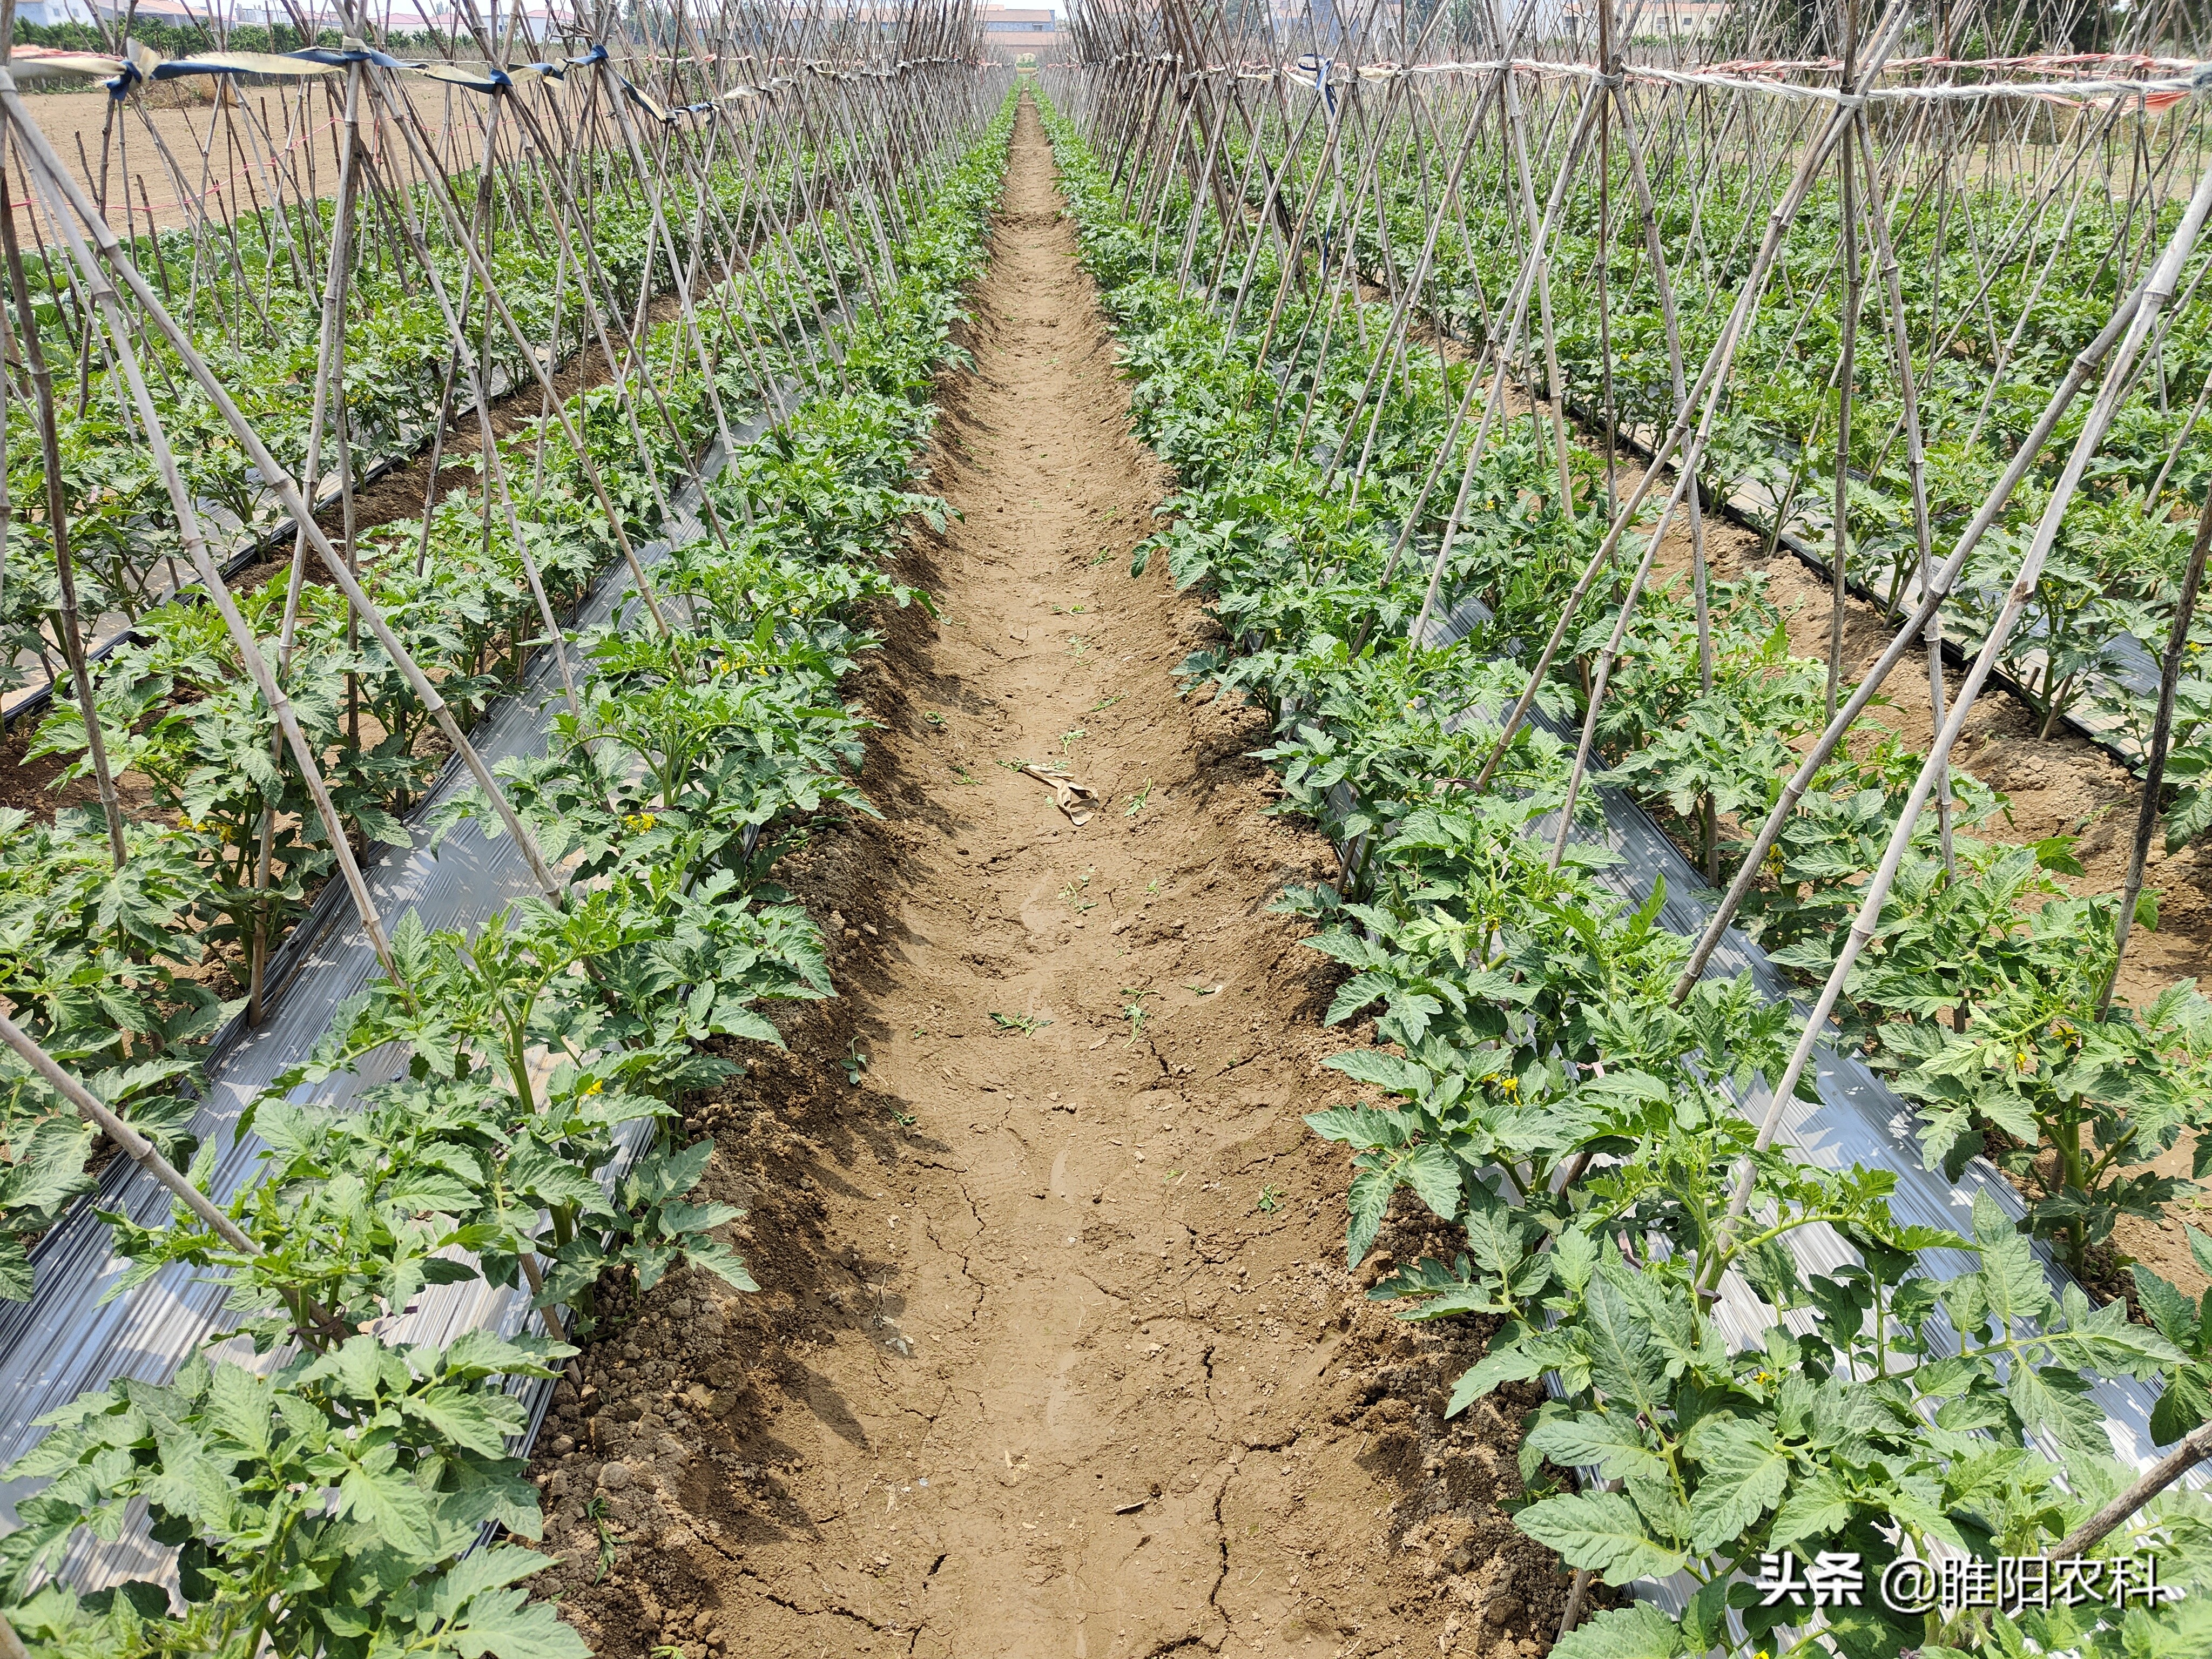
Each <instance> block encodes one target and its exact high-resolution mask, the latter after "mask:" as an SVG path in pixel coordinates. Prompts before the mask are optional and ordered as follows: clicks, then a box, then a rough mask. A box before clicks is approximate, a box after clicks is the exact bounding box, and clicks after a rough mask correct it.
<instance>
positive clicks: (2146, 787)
mask: <svg viewBox="0 0 2212 1659" xmlns="http://www.w3.org/2000/svg"><path fill="white" fill-rule="evenodd" d="M2208 551H2212V494H2209V495H2206V496H2205V498H2204V506H2203V510H2202V511H2201V512H2199V513H2197V541H2196V544H2195V545H2194V546H2192V547H2191V549H2190V550H2189V566H2188V568H2187V569H2186V570H2185V571H2184V572H2183V574H2182V578H2181V592H2180V594H2179V597H2178V598H2177V599H2175V601H2174V605H2173V621H2172V623H2171V624H2170V625H2169V626H2168V628H2167V629H2166V655H2165V657H2164V659H2162V660H2161V661H2160V664H2159V671H2158V714H2157V715H2156V716H2155V717H2154V720H2153V721H2152V723H2151V734H2150V752H2149V753H2148V755H2147V756H2146V757H2144V767H2143V786H2142V801H2141V802H2140V803H2138V805H2137V806H2136V834H2135V841H2134V842H2133V844H2132V845H2131V846H2130V848H2129V849H2128V879H2127V886H2126V889H2125V890H2124V891H2123V892H2122V894H2121V896H2120V914H2119V919H2118V921H2116V922H2115V923H2114V924H2113V929H2112V972H2111V973H2110V974H2109V975H2106V979H2105V988H2104V990H2103V991H2102V992H2100V994H2098V997H2097V1018H2100V1019H2102V1018H2104V1017H2105V1014H2106V1010H2108V1009H2110V1008H2111V1007H2112V993H2113V991H2114V990H2115V989H2116V988H2117V987H2118V985H2119V982H2120V963H2121V962H2122V961H2123V960H2124V958H2125V957H2126V956H2127V951H2128V933H2129V931H2130V929H2131V928H2132V927H2133V926H2134V925H2135V919H2136V902H2138V901H2139V900H2141V898H2142V889H2143V866H2144V864H2145V863H2146V861H2147V860H2148V859H2149V857H2150V838H2151V832H2152V831H2153V830H2154V829H2157V827H2158V810H2159V809H2158V797H2159V790H2160V787H2162V786H2163V785H2164V783H2165V781H2166V750H2167V746H2168V745H2169V744H2171V743H2172V739H2173V700H2174V694H2175V692H2176V690H2178V689H2179V685H2180V684H2181V659H2182V658H2183V656H2184V655H2185V653H2187V651H2188V649H2189V625H2190V623H2191V621H2193V620H2194V619H2195V617H2196V615H2197V590H2198V589H2199V588H2200V587H2201V586H2202V585H2203V580H2204V559H2205V555H2206V553H2207V552H2208Z"/></svg>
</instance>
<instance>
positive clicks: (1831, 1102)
mask: <svg viewBox="0 0 2212 1659" xmlns="http://www.w3.org/2000/svg"><path fill="white" fill-rule="evenodd" d="M1489 616H1490V612H1489V611H1488V609H1487V607H1486V606H1485V605H1483V604H1482V603H1481V601H1480V600H1479V599H1462V601H1461V602H1460V603H1459V604H1458V605H1455V607H1454V608H1453V609H1452V610H1451V611H1449V613H1447V614H1446V615H1444V616H1443V617H1438V618H1437V619H1436V620H1435V621H1433V622H1431V624H1430V625H1429V627H1428V629H1427V630H1426V632H1425V635H1424V639H1423V642H1424V643H1425V644H1427V645H1430V646H1444V645H1449V644H1451V643H1452V642H1454V641H1457V640H1459V639H1462V638H1464V637H1465V636H1466V635H1467V634H1468V632H1469V631H1471V630H1472V629H1474V628H1476V627H1478V626H1479V625H1480V624H1481V623H1484V622H1486V621H1487V620H1488V619H1489ZM1465 718H1467V717H1464V716H1463V717H1462V719H1465ZM1528 718H1529V719H1530V720H1532V721H1534V722H1536V723H1539V724H1541V725H1542V726H1545V727H1546V728H1547V730H1549V731H1551V732H1553V733H1554V734H1555V735H1558V736H1559V737H1561V738H1563V739H1564V740H1565V742H1566V743H1568V744H1572V743H1573V742H1574V740H1575V732H1574V731H1572V730H1571V729H1565V728H1563V727H1562V726H1560V725H1559V723H1558V722H1556V721H1554V720H1550V719H1549V718H1547V717H1546V716H1545V715H1543V714H1541V711H1539V710H1537V709H1534V708H1531V710H1530V712H1529V716H1528ZM1455 723H1456V722H1455ZM1592 784H1593V785H1594V789H1593V793H1594V794H1595V799H1596V800H1597V802H1598V804H1599V805H1601V807H1602V809H1603V811H1604V824H1603V827H1602V829H1600V828H1598V827H1596V826H1595V825H1587V824H1578V825H1577V827H1576V829H1575V831H1574V836H1573V838H1574V840H1575V841H1576V842H1577V843H1578V844H1581V845H1583V846H1586V847H1594V848H1595V847H1602V848H1606V849H1607V850H1609V851H1610V852H1611V853H1612V854H1613V855H1614V857H1615V859H1616V860H1618V862H1616V863H1613V864H1611V865H1609V866H1606V867H1604V868H1602V869H1600V870H1597V871H1595V872H1593V873H1594V875H1595V879H1596V880H1598V881H1599V882H1600V883H1601V884H1604V885H1605V886H1607V887H1608V888H1610V889H1611V890H1613V891H1614V892H1616V893H1618V894H1620V896H1621V897H1622V899H1623V900H1624V901H1626V902H1627V903H1629V904H1632V905H1641V904H1644V903H1646V902H1649V901H1650V896H1651V894H1652V892H1653V891H1654V890H1655V889H1656V888H1657V887H1658V886H1659V884H1661V883H1664V884H1665V896H1664V897H1663V898H1662V901H1661V904H1660V909H1659V918H1658V919H1659V921H1660V924H1661V925H1662V927H1666V928H1668V930H1669V931H1670V932H1673V933H1678V934H1680V935H1683V936H1684V937H1686V938H1691V939H1695V938H1697V937H1698V936H1699V934H1701V933H1703V932H1704V931H1705V925H1706V923H1707V922H1708V921H1711V917H1712V913H1713V906H1714V904H1715V902H1717V899H1718V898H1719V895H1718V894H1717V893H1716V892H1714V891H1713V890H1712V889H1711V888H1709V887H1707V886H1706V885H1705V881H1704V879H1703V878H1701V877H1700V876H1699V874H1698V872H1697V870H1696V868H1695V866H1692V864H1691V863H1690V861H1689V860H1687V859H1686V858H1685V857H1684V856H1683V855H1682V854H1681V853H1680V850H1678V849H1677V848H1676V847H1675V846H1674V842H1671V841H1669V840H1668V838H1667V836H1666V835H1665V833H1664V832H1663V831H1662V830H1661V829H1660V828H1659V826H1658V825H1657V824H1656V823H1654V822H1653V821H1652V819H1651V817H1650V815H1649V814H1648V813H1646V812H1645V811H1644V809H1643V807H1642V806H1640V805H1638V804H1637V803H1636V802H1635V801H1634V800H1633V799H1631V798H1630V797H1629V795H1628V794H1627V793H1626V792H1625V791H1623V790H1621V789H1618V788H1614V787H1608V786H1607V785H1606V784H1605V783H1604V781H1603V779H1602V776H1601V775H1593V777H1592ZM1557 827H1558V817H1557V815H1556V814H1552V815H1547V816H1546V817H1543V818H1541V819H1538V820H1536V821H1535V822H1534V823H1531V824H1530V825H1529V826H1528V833H1529V834H1530V835H1531V836H1540V837H1541V838H1542V839H1544V840H1545V841H1548V840H1549V839H1550V838H1551V836H1553V834H1555V833H1556V832H1557ZM1743 974H1748V975H1750V976H1751V980H1752V983H1753V986H1755V987H1757V989H1758V990H1759V994H1760V995H1762V996H1763V997H1765V999H1766V1000H1769V1001H1779V1000H1782V999H1784V998H1785V997H1786V998H1790V1001H1791V1002H1792V1005H1793V1006H1796V1009H1797V1011H1798V1013H1799V1015H1800V1017H1801V1018H1802V1016H1803V1015H1804V1014H1805V1013H1807V1012H1809V1010H1808V1005H1807V1004H1806V1003H1805V1002H1804V1001H1803V1000H1802V999H1799V998H1796V997H1794V996H1792V995H1791V992H1790V985H1789V982H1788V981H1786V980H1785V979H1784V976H1783V975H1782V973H1781V970H1780V969H1777V968H1776V967H1775V966H1774V964H1773V963H1771V962H1770V961H1769V960H1768V959H1767V956H1766V952H1765V951H1762V950H1761V949H1760V948H1759V946H1758V945H1756V944H1754V943H1753V941H1752V940H1751V939H1748V938H1747V937H1746V936H1745V935H1744V933H1741V931H1740V930H1738V929H1736V928H1734V927H1731V928H1729V930H1728V933H1727V934H1726V936H1725V937H1724V938H1723V940H1722V942H1721V944H1720V945H1719V947H1718V948H1717V949H1716V950H1715V951H1714V952H1713V954H1712V959H1711V961H1710V962H1709V963H1707V964H1706V966H1705V975H1704V976H1705V978H1708V979H1734V978H1735V977H1737V976H1738V975H1743ZM1814 1052H1815V1055H1816V1060H1817V1066H1818V1071H1819V1088H1820V1099H1819V1101H1818V1102H1817V1103H1815V1102H1813V1101H1808V1100H1793V1101H1790V1102H1789V1103H1787V1104H1786V1105H1785V1106H1784V1110H1783V1115H1782V1127H1781V1130H1780V1133H1779V1136H1778V1142H1779V1144H1781V1145H1783V1146H1788V1147H1790V1148H1791V1149H1793V1150H1794V1152H1796V1156H1797V1157H1799V1158H1802V1159H1803V1160H1804V1161H1805V1162H1807V1163H1808V1164H1814V1165H1817V1166H1819V1167H1820V1168H1822V1169H1830V1170H1843V1169H1848V1168H1849V1167H1850V1166H1851V1165H1853V1164H1858V1165H1861V1166H1863V1167H1864V1168H1866V1169H1869V1170H1887V1171H1888V1172H1889V1173H1890V1174H1892V1175H1893V1176H1895V1177H1896V1182H1897V1185H1896V1188H1895V1190H1894V1191H1893V1193H1892V1194H1891V1195H1890V1207H1891V1209H1892V1211H1893V1212H1894V1213H1895V1215H1896V1216H1897V1218H1898V1219H1899V1221H1900V1222H1903V1223H1905V1224H1906V1225H1918V1226H1928V1227H1941V1228H1944V1229H1946V1230H1948V1231H1952V1232H1955V1233H1959V1234H1960V1235H1962V1236H1964V1237H1968V1238H1971V1237H1973V1233H1974V1223H1973V1205H1974V1200H1975V1199H1976V1198H1977V1197H1978V1196H1982V1197H1987V1198H1988V1199H1989V1200H1991V1201H1992V1202H1994V1203H1995V1204H1996V1206H1998V1207H1999V1208H2000V1209H2001V1210H2002V1212H2004V1213H2005V1215H2007V1216H2008V1217H2009V1218H2012V1219H2013V1220H2015V1221H2017V1220H2020V1219H2021V1218H2023V1217H2024V1216H2025V1215H2026V1214H2027V1205H2026V1204H2025V1203H2024V1202H2023V1201H2022V1200H2021V1196H2020V1194H2018V1193H2017V1192H2016V1191H2015V1190H2014V1188H2013V1187H2012V1185H2011V1183H2010V1182H2008V1181H2006V1179H2005V1178H2004V1176H2002V1174H2000V1173H1999V1172H1998V1170H1996V1167H1995V1166H1994V1165H1993V1164H1990V1162H1989V1161H1988V1160H1987V1159H1985V1158H1973V1159H1972V1160H1971V1161H1970V1162H1969V1163H1968V1164H1967V1165H1966V1168H1965V1169H1964V1170H1961V1171H1960V1176H1959V1179H1958V1180H1957V1181H1956V1182H1951V1181H1948V1180H1946V1179H1945V1178H1944V1176H1942V1172H1941V1171H1940V1170H1929V1168H1928V1167H1927V1166H1926V1165H1925V1164H1923V1162H1922V1161H1921V1158H1920V1152H1919V1147H1918V1144H1917V1137H1916V1134H1915V1127H1916V1121H1915V1114H1914V1111H1913V1109H1912V1107H1911V1103H1909V1102H1907V1101H1905V1099H1903V1098H1902V1097H1899V1095H1898V1094H1897V1093H1896V1092H1895V1091H1893V1090H1892V1089H1891V1088H1890V1087H1889V1086H1888V1085H1887V1084H1886V1083H1884V1082H1883V1081H1882V1080H1881V1078H1879V1077H1878V1076H1876V1075H1875V1073H1874V1072H1873V1071H1872V1070H1870V1069H1869V1067H1868V1066H1867V1064H1866V1062H1865V1061H1864V1060H1863V1059H1861V1058H1860V1057H1859V1056H1858V1054H1856V1053H1855V1052H1845V1053H1838V1052H1837V1051H1836V1050H1835V1049H1833V1048H1829V1047H1827V1046H1826V1045H1823V1046H1821V1047H1820V1048H1817V1049H1816V1050H1815V1051H1814ZM1771 1099H1772V1097H1771V1095H1769V1094H1768V1093H1767V1092H1766V1091H1765V1087H1764V1085H1759V1087H1757V1088H1756V1089H1754V1090H1753V1091H1751V1092H1750V1093H1748V1094H1747V1095H1746V1096H1745V1097H1743V1099H1742V1100H1741V1105H1742V1107H1743V1109H1744V1110H1745V1112H1746V1115H1758V1116H1763V1115H1765V1111H1766V1109H1767V1107H1768V1105H1769V1103H1771ZM1786 1242H1787V1243H1788V1245H1789V1248H1790V1251H1791V1253H1792V1255H1795V1256H1796V1260H1797V1262H1798V1265H1799V1267H1800V1268H1801V1269H1802V1270H1803V1271H1805V1272H1807V1273H1832V1272H1833V1271H1834V1270H1835V1269H1836V1268H1838V1267H1843V1266H1845V1265H1847V1264H1850V1263H1853V1262H1855V1261H1857V1253H1856V1252H1855V1251H1854V1250H1853V1249H1851V1247H1850V1244H1849V1243H1846V1242H1845V1241H1844V1239H1843V1238H1842V1237H1840V1236H1839V1235H1838V1234H1837V1233H1836V1232H1835V1231H1834V1230H1833V1229H1832V1228H1829V1227H1826V1226H1819V1227H1805V1228H1800V1229H1798V1230H1796V1231H1793V1232H1792V1233H1790V1235H1789V1237H1788V1239H1787V1241H1786ZM2033 1249H2034V1251H2035V1255H2036V1258H2037V1260H2038V1261H2040V1262H2041V1263H2042V1264H2043V1270H2044V1273H2045V1275H2046V1276H2047V1277H2048V1279H2049V1280H2050V1283H2051V1293H2052V1295H2053V1296H2058V1295H2061V1294H2063V1291H2064V1290H2065V1289H2066V1287H2067V1286H2069V1285H2072V1284H2074V1283H2075V1279H2074V1278H2073V1275H2072V1274H2071V1273H2069V1272H2068V1271H2067V1270H2066V1268H2065V1267H2063V1266H2062V1265H2061V1264H2060V1263H2059V1261H2058V1260H2057V1257H2056V1256H2055V1255H2052V1254H2051V1250H2050V1249H2049V1248H2048V1247H2047V1246H2045V1244H2043V1243H2040V1242H2036V1243H2034V1244H2033ZM1920 1260H1921V1264H1922V1265H1923V1267H1925V1268H1926V1269H1927V1271H1928V1272H1929V1274H1930V1275H1931V1276H1933V1277H1934V1278H1936V1279H1950V1278H1954V1277H1956V1276H1957V1275H1959V1274H1960V1273H1966V1272H1968V1271H1970V1270H1971V1269H1972V1267H1973V1266H1974V1261H1973V1259H1972V1257H1971V1256H1969V1255H1966V1253H1965V1252H1962V1251H1958V1250H1928V1251H1923V1253H1922V1254H1921V1258H1920ZM1713 1317H1714V1319H1715V1321H1716V1322H1717V1323H1718V1325H1719V1327H1720V1328H1721V1329H1722V1331H1723V1333H1724V1334H1726V1336H1727V1337H1728V1339H1729V1341H1730V1342H1731V1343H1732V1344H1733V1345H1735V1346H1737V1347H1739V1348H1741V1347H1750V1346H1757V1345H1758V1343H1759V1340H1760V1337H1761V1335H1762V1334H1763V1333H1764V1332H1765V1330H1766V1329H1767V1328H1768V1327H1770V1326H1771V1325H1772V1324H1773V1323H1774V1322H1775V1320H1774V1315H1773V1313H1772V1310H1771V1309H1769V1308H1768V1307H1767V1305H1766V1304H1765V1303H1763V1302H1761V1301H1760V1300H1759V1298H1758V1297H1756V1296H1755V1295H1754V1294H1753V1292H1752V1291H1751V1289H1750V1287H1749V1286H1748V1285H1746V1284H1745V1283H1743V1282H1742V1281H1741V1279H1739V1278H1738V1277H1737V1276H1736V1275H1735V1274H1734V1273H1730V1274H1729V1275H1728V1276H1727V1278H1726V1279H1724V1280H1723V1283H1722V1285H1721V1294H1720V1298H1719V1300H1718V1302H1717V1304H1715V1307H1714V1310H1713ZM1783 1322H1784V1324H1785V1325H1789V1326H1790V1327H1791V1328H1797V1329H1806V1328H1809V1325H1810V1316H1809V1315H1784V1316H1783ZM1929 1331H1930V1334H1931V1335H1932V1336H1934V1337H1935V1338H1936V1340H1938V1341H1943V1340H1949V1339H1951V1338H1952V1336H1953V1333H1952V1332H1951V1330H1950V1328H1949V1326H1948V1322H1946V1320H1945V1318H1944V1316H1943V1314H1942V1310H1940V1309H1939V1310H1937V1312H1936V1316H1935V1317H1934V1318H1933V1319H1932V1320H1931V1321H1930V1322H1929ZM2089 1397H2090V1398H2091V1399H2092V1400H2093V1401H2095V1402H2096V1404H2097V1407H2098V1408H2099V1409H2100V1410H2101V1411H2102V1412H2103V1413H2104V1414H2105V1427H2106V1433H2107V1434H2108V1435H2109V1436H2110V1437H2111V1439H2112V1452H2113V1455H2115V1456H2117V1457H2118V1458H2119V1459H2121V1460H2122V1461H2123V1462H2129V1463H2134V1464H2136V1465H2139V1466H2142V1465H2148V1463H2149V1462H2152V1461H2154V1457H2155V1455H2156V1451H2157V1442H2156V1441H2154V1439H2153V1438H2152V1437H2151V1433H2150V1414H2151V1410H2152V1407H2154V1405H2155V1404H2156V1403H2157V1400H2158V1389H2157V1388H2156V1387H2155V1386H2154V1385H2152V1384H2148V1383H2138V1382H2136V1381H2135V1379H2133V1378H2132V1377H2126V1376H2122V1377H2100V1378H2097V1379H2095V1380H2094V1381H2093V1382H2092V1383H2091V1384H2090V1388H2089ZM2050 1449H2051V1450H2052V1451H2053V1453H2054V1455H2055V1451H2056V1449H2055V1447H2054V1448H2050ZM2185 1478H2186V1479H2187V1480H2188V1481H2189V1483H2190V1484H2191V1485H2192V1486H2200V1487H2201V1486H2205V1485H2206V1484H2208V1475H2207V1474H2206V1471H2205V1470H2204V1469H2203V1468H2202V1467H2201V1466H2200V1467H2199V1468H2197V1469H2196V1470H2195V1471H2192V1473H2191V1474H2190V1475H2189V1476H2187V1477H2185ZM1583 1479H1584V1484H1585V1485H1586V1486H1589V1485H1592V1484H1594V1479H1595V1477H1594V1474H1592V1473H1591V1472H1588V1471H1585V1472H1584V1475H1583ZM1695 1588H1696V1586H1695V1584H1694V1583H1692V1582H1691V1581H1690V1579H1689V1578H1688V1577H1687V1576H1686V1575H1682V1576H1678V1577H1676V1578H1674V1579H1670V1580H1668V1581H1666V1582H1664V1583H1657V1582H1653V1581H1644V1583H1640V1584H1639V1585H1638V1595H1640V1596H1642V1597H1644V1599H1648V1600H1651V1601H1656V1602H1659V1603H1661V1604H1662V1605H1665V1606H1666V1607H1669V1608H1670V1609H1672V1610H1673V1611H1675V1612H1680V1609H1681V1607H1682V1606H1683V1605H1684V1604H1685V1603H1686V1600H1687V1597H1688V1595H1689V1592H1690V1591H1691V1590H1692V1589H1695Z"/></svg>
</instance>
